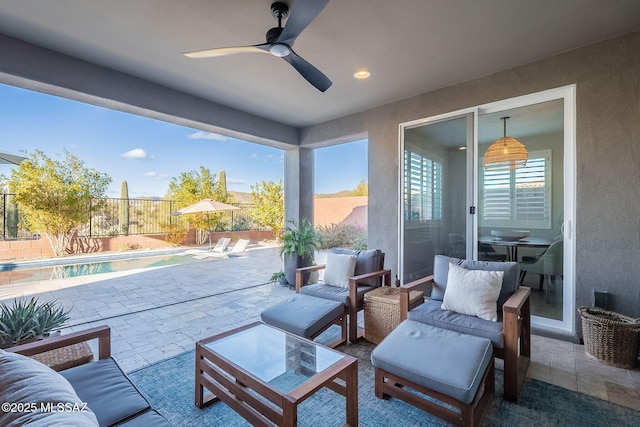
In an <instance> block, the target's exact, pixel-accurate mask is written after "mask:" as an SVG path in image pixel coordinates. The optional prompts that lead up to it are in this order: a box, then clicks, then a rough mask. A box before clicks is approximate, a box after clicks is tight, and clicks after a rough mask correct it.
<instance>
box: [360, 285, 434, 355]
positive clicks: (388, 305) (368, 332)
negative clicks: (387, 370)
mask: <svg viewBox="0 0 640 427" xmlns="http://www.w3.org/2000/svg"><path fill="white" fill-rule="evenodd" d="M423 301H424V292H422V291H411V293H410V294H409V309H412V308H415V307H417V306H419V305H420V304H422V302H423ZM399 324H400V290H399V289H398V288H392V287H391V286H381V287H379V288H376V289H374V290H372V291H369V292H367V293H366V294H364V339H366V340H367V341H369V342H371V343H373V344H380V342H381V341H382V340H383V339H384V338H385V337H386V336H387V335H389V334H390V333H391V331H393V330H394V329H395V328H396V327H397V326H398V325H399Z"/></svg>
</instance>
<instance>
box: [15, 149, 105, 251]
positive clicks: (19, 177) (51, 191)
mask: <svg viewBox="0 0 640 427" xmlns="http://www.w3.org/2000/svg"><path fill="white" fill-rule="evenodd" d="M110 183H111V177H109V175H107V174H105V173H102V172H98V171H97V170H95V169H91V168H88V167H86V166H85V165H84V162H82V160H80V159H78V158H77V157H75V156H74V155H73V154H71V153H69V152H68V151H66V150H65V158H64V159H62V160H54V159H51V158H49V157H47V156H46V155H45V154H44V153H43V152H42V151H40V150H36V151H34V152H33V153H32V154H30V155H29V156H28V157H27V159H26V160H24V161H23V162H22V163H20V165H19V166H18V167H17V168H15V169H13V170H12V171H11V179H10V180H9V188H10V190H11V192H13V193H14V194H15V202H16V203H17V204H18V206H19V209H20V214H21V219H20V221H21V226H23V227H25V228H27V229H29V230H31V231H34V232H40V233H45V234H46V237H47V239H48V240H49V244H50V245H51V249H53V253H54V254H55V255H56V256H58V255H61V254H62V253H63V252H64V251H65V249H66V248H67V247H68V246H69V243H70V241H71V238H72V237H73V235H74V233H75V231H76V229H77V228H78V227H80V226H82V225H83V224H85V223H87V222H88V221H89V219H90V217H91V212H90V211H91V208H92V207H96V206H95V205H94V206H92V199H98V198H103V197H104V196H105V192H106V190H107V187H108V186H109V184H110Z"/></svg>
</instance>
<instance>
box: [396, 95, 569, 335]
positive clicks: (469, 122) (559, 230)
mask: <svg viewBox="0 0 640 427" xmlns="http://www.w3.org/2000/svg"><path fill="white" fill-rule="evenodd" d="M574 97H575V88H574V87H573V86H571V87H565V88H560V89H555V90H550V91H546V92H541V93H538V94H533V95H529V96H524V97H519V98H515V99H511V100H506V101H501V102H496V103H493V104H489V105H483V106H478V107H474V108H473V109H469V110H464V111H459V112H454V113H451V114H447V115H444V116H439V117H433V118H428V119H425V120H420V121H416V122H412V123H407V124H403V125H401V144H400V148H401V160H402V164H401V169H400V186H401V206H400V209H401V215H400V218H401V220H400V222H401V224H400V245H401V246H400V251H399V253H400V260H399V267H400V274H401V278H402V281H403V283H406V282H408V281H411V280H415V279H417V278H421V277H425V276H427V275H429V274H431V273H432V272H433V256H434V255H435V254H446V255H449V256H453V257H459V258H467V259H478V260H487V261H512V262H518V263H519V265H520V270H521V280H522V285H524V286H528V287H530V288H531V290H532V292H531V295H532V297H531V313H532V316H533V320H532V322H533V324H534V325H535V326H537V327H540V328H544V329H548V330H555V331H558V332H569V333H573V332H574V322H573V319H574V312H575V288H574V274H573V269H574V267H573V265H574V248H575V243H574V236H573V229H574V228H575V227H574V217H575V196H574V194H575V160H574V139H575V137H574V114H575V113H574V105H575V100H574ZM505 122H506V128H505ZM505 136H508V137H512V138H514V139H516V140H517V144H520V145H522V147H520V146H519V145H518V147H520V148H524V150H525V152H526V155H525V156H526V157H525V159H524V160H523V161H519V160H511V161H509V160H507V161H504V159H503V154H505V153H506V152H507V151H508V150H507V149H506V148H504V147H502V146H499V147H498V145H496V144H499V143H503V142H504V140H501V138H504V137H505ZM490 147H491V149H492V150H493V149H495V148H497V147H498V148H500V151H499V153H498V155H497V157H496V156H493V155H487V152H488V150H490ZM520 148H518V149H520ZM503 152H504V153H503ZM501 162H502V163H501Z"/></svg>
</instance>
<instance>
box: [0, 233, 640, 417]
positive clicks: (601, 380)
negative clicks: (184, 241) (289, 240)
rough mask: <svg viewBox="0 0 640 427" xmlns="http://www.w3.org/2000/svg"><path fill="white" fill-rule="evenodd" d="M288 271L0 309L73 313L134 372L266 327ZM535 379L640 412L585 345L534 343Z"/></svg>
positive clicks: (215, 273) (83, 284) (243, 272)
mask: <svg viewBox="0 0 640 427" xmlns="http://www.w3.org/2000/svg"><path fill="white" fill-rule="evenodd" d="M281 265H282V261H281V259H280V257H279V250H278V248H273V247H268V246H259V245H254V246H253V247H250V249H249V250H248V251H247V253H246V256H243V257H239V258H230V259H211V260H203V261H201V262H194V263H191V264H184V265H178V266H172V267H161V268H154V269H143V270H131V271H128V272H119V273H106V274H100V275H93V276H83V277H76V278H67V279H56V280H50V281H41V282H35V283H30V284H14V285H4V286H2V287H0V301H3V302H8V303H10V302H11V300H12V299H13V298H16V297H29V296H31V295H38V296H40V298H41V299H42V300H48V299H50V298H54V299H57V300H59V301H60V302H61V303H62V304H63V305H64V306H66V307H71V321H70V327H68V328H66V329H65V330H64V331H63V333H65V332H73V331H77V330H82V329H86V328H89V327H92V326H98V325H104V324H106V325H109V326H110V327H111V335H112V354H113V356H114V357H115V358H116V360H117V361H118V362H119V363H120V365H121V366H122V368H123V369H124V370H125V371H131V370H133V369H137V368H140V367H143V366H146V365H148V364H150V363H153V362H157V361H159V360H162V359H164V358H168V357H171V356H174V355H177V354H179V353H182V352H184V351H186V350H192V349H193V348H194V343H195V342H196V341H197V340H200V339H202V338H205V337H208V336H211V335H215V334H217V333H219V332H223V331H225V330H229V329H231V328H234V327H237V326H240V325H244V324H247V323H250V322H255V321H258V320H259V318H260V312H261V311H262V310H263V309H264V308H266V307H269V306H271V305H273V304H275V303H277V302H278V301H281V300H282V299H284V298H286V297H289V296H291V295H293V291H292V290H289V289H288V288H286V287H282V286H280V285H278V284H277V283H276V284H273V283H267V281H268V279H269V278H270V276H271V274H272V273H273V272H275V271H276V270H279V269H280V266H281ZM499 362H500V361H498V363H499ZM528 376H529V377H531V378H535V379H538V380H540V381H545V382H548V383H552V384H555V385H558V386H561V387H564V388H567V389H570V390H574V391H577V392H580V393H585V394H589V395H593V396H596V397H598V398H600V399H604V400H608V401H610V402H613V403H616V404H619V405H623V406H627V407H630V408H634V409H636V410H640V391H639V390H640V368H635V369H632V370H625V369H618V368H613V367H609V366H607V365H604V364H602V363H600V362H599V361H597V360H593V359H591V358H589V357H588V356H586V355H585V352H584V346H581V345H577V344H572V343H569V342H565V341H559V340H555V339H551V338H545V337H541V336H537V335H534V336H532V358H531V366H530V368H529V371H528Z"/></svg>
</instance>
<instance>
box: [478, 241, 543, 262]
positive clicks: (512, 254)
mask: <svg viewBox="0 0 640 427" xmlns="http://www.w3.org/2000/svg"><path fill="white" fill-rule="evenodd" d="M480 243H485V244H488V245H492V246H504V247H505V248H506V250H507V261H515V262H518V248H544V249H546V248H548V247H549V246H551V243H553V241H552V240H549V239H543V238H541V237H527V238H524V239H520V240H515V241H513V240H502V239H500V238H498V237H485V236H483V237H480Z"/></svg>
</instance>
